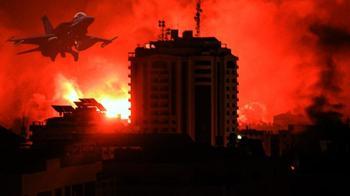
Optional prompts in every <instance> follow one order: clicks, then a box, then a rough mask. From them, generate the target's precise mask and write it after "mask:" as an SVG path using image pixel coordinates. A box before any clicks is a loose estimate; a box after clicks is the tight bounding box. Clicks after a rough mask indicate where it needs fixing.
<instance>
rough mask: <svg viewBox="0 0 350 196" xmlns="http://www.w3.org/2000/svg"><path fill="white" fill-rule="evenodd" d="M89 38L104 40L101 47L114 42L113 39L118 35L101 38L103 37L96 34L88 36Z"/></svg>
mask: <svg viewBox="0 0 350 196" xmlns="http://www.w3.org/2000/svg"><path fill="white" fill-rule="evenodd" d="M88 37H89V39H93V40H96V41H99V42H102V44H101V47H102V48H104V47H106V46H107V45H108V44H110V43H112V41H113V40H115V39H117V38H118V36H115V37H113V38H111V39H106V38H101V37H95V36H88Z"/></svg>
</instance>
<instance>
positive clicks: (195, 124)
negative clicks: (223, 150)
mask: <svg viewBox="0 0 350 196" xmlns="http://www.w3.org/2000/svg"><path fill="white" fill-rule="evenodd" d="M237 60H238V58H237V57H236V56H234V55H233V54H232V53H231V50H230V49H228V48H226V47H223V46H222V44H221V42H220V41H219V40H217V39H216V38H214V37H193V36H192V31H184V33H183V36H182V37H179V36H178V32H177V30H172V31H171V38H170V39H168V40H161V41H155V42H150V43H149V44H147V45H146V46H144V47H137V48H136V49H135V52H134V53H130V54H129V61H130V63H131V65H130V79H131V83H130V89H131V91H130V92H131V93H130V94H131V95H130V97H131V123H132V124H133V125H134V126H136V127H138V128H139V129H140V130H141V131H143V132H146V133H184V134H188V135H190V136H191V138H192V139H193V140H195V141H197V142H199V143H205V144H211V145H215V146H224V145H227V143H228V138H229V135H231V134H232V133H235V131H236V129H237V127H238V123H237V109H238V107H237V101H238V98H237V94H238V90H237V86H238V82H237V77H238V73H237V69H238V66H237Z"/></svg>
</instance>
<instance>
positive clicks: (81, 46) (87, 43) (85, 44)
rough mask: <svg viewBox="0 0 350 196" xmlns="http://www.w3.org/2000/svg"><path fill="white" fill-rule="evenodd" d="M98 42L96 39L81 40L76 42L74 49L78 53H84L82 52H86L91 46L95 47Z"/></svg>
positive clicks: (86, 38)
mask: <svg viewBox="0 0 350 196" xmlns="http://www.w3.org/2000/svg"><path fill="white" fill-rule="evenodd" d="M97 42H98V40H97V39H96V38H92V37H85V38H83V39H81V40H77V41H75V43H74V47H75V49H77V50H78V51H82V50H86V49H88V48H90V47H91V46H93V45H94V44H96V43H97Z"/></svg>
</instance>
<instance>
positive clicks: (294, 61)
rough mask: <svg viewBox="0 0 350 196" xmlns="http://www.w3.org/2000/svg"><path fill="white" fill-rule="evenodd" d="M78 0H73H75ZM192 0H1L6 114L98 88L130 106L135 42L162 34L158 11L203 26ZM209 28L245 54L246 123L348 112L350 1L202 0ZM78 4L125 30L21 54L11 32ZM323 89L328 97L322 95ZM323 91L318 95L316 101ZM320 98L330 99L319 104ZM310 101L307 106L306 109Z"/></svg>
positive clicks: (0, 70) (106, 29)
mask: <svg viewBox="0 0 350 196" xmlns="http://www.w3.org/2000/svg"><path fill="white" fill-rule="evenodd" d="M72 2H73V3H72ZM195 5H196V4H195V1H189V0H177V1H176V0H174V1H169V0H157V1H156V0H147V1H141V0H119V1H113V0H101V1H88V0H76V1H71V0H53V1H47V0H33V1H24V0H11V1H10V0H0V101H1V107H0V124H1V125H5V126H7V127H12V126H13V122H14V121H15V119H16V118H21V117H23V116H27V117H29V119H30V120H43V119H45V118H47V117H49V116H52V115H54V113H53V111H52V109H51V108H50V105H51V104H67V103H70V101H72V99H75V98H77V97H95V98H96V99H97V100H99V101H101V102H105V103H106V104H108V103H109V104H111V105H113V104H114V105H113V106H118V107H119V108H120V111H119V113H121V114H122V116H123V117H126V116H127V115H128V113H127V112H128V111H127V108H128V107H129V105H128V101H127V99H128V85H127V83H128V82H129V80H128V76H127V75H128V73H129V71H128V52H132V51H133V50H134V48H135V47H136V46H137V45H138V44H141V45H142V44H145V43H147V42H148V41H150V40H155V39H157V37H158V34H159V29H158V26H157V25H158V24H157V23H158V20H159V19H164V20H165V21H166V25H167V27H169V28H178V29H180V32H181V31H183V30H187V29H194V26H195V22H194V19H193V17H194V15H195ZM202 8H203V14H202V24H201V26H202V29H201V35H202V36H215V37H217V38H218V39H219V40H220V41H222V42H223V43H226V44H227V46H228V47H229V48H231V49H232V52H233V54H234V55H236V56H238V57H239V61H238V64H239V106H240V111H239V113H240V121H241V122H242V123H244V122H245V123H259V122H270V121H271V120H272V117H273V116H274V115H276V114H279V113H285V112H292V113H298V114H305V115H306V116H307V115H309V116H310V117H311V119H312V112H310V111H311V110H310V108H313V109H315V107H316V110H321V111H328V110H334V111H337V112H339V113H342V114H343V115H345V116H346V115H348V114H349V113H350V112H349V106H348V104H347V102H348V100H350V94H349V88H350V86H349V82H350V70H349V69H350V67H349V63H350V55H349V47H350V33H349V32H350V23H349V21H350V14H349V13H350V1H346V0H334V1H330V0H303V1H295V0H230V1H227V0H203V3H202ZM78 11H84V12H86V13H87V14H88V15H91V16H94V17H95V22H94V23H93V24H92V25H91V26H90V28H89V34H92V35H97V36H101V37H106V38H111V37H114V36H116V35H117V36H119V38H118V39H117V40H116V41H115V42H113V43H112V44H110V45H109V46H107V47H106V48H100V47H99V46H98V44H97V45H95V46H94V47H92V48H90V49H88V50H86V51H83V52H81V53H80V59H79V61H78V62H74V60H73V58H72V57H71V56H70V55H67V57H66V58H62V57H60V56H58V57H57V59H56V61H55V62H52V61H51V60H50V59H49V58H47V57H43V56H42V55H41V54H40V53H31V54H26V55H22V56H17V55H16V53H17V52H19V51H23V50H26V49H30V48H31V46H18V47H14V46H13V45H12V44H11V43H9V42H6V40H7V39H9V38H10V37H11V36H17V37H26V36H32V35H40V34H43V27H42V24H41V20H40V18H41V16H43V15H45V14H46V15H47V16H48V17H49V18H50V20H51V22H52V23H53V25H54V26H56V25H57V24H59V23H60V22H64V21H70V20H71V19H72V18H73V16H74V14H75V13H76V12H78ZM320 98H322V99H323V102H320V101H319V100H320ZM317 100H318V101H317ZM320 104H321V105H320ZM305 111H306V112H305Z"/></svg>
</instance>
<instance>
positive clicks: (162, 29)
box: [158, 20, 165, 41]
mask: <svg viewBox="0 0 350 196" xmlns="http://www.w3.org/2000/svg"><path fill="white" fill-rule="evenodd" d="M158 27H159V28H160V30H161V34H160V40H161V41H164V39H165V21H164V20H159V21H158Z"/></svg>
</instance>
